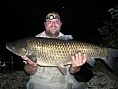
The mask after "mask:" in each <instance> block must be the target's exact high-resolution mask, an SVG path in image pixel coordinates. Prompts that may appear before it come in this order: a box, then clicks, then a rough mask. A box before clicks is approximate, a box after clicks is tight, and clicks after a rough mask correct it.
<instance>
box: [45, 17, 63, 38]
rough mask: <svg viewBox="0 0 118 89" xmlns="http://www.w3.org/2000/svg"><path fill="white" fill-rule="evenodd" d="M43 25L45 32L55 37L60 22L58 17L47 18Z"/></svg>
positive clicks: (57, 33) (58, 30) (59, 27)
mask: <svg viewBox="0 0 118 89" xmlns="http://www.w3.org/2000/svg"><path fill="white" fill-rule="evenodd" d="M44 25H45V32H46V34H47V35H48V36H55V37H57V36H58V35H59V32H60V29H61V25H62V23H61V21H60V20H59V19H52V20H50V19H47V20H46V22H45V23H44Z"/></svg>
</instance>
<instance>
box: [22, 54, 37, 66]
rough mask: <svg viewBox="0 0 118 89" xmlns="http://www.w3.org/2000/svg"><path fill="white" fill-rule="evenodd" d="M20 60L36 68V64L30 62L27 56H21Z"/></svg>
mask: <svg viewBox="0 0 118 89" xmlns="http://www.w3.org/2000/svg"><path fill="white" fill-rule="evenodd" d="M21 58H22V59H23V60H25V61H26V62H27V63H28V64H29V65H31V66H32V67H36V66H37V63H35V62H33V61H31V60H30V59H29V58H28V57H27V56H21Z"/></svg>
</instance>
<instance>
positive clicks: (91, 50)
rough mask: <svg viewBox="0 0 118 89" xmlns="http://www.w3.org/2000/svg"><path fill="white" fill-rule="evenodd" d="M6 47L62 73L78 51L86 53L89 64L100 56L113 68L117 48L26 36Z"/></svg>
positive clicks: (117, 51)
mask: <svg viewBox="0 0 118 89" xmlns="http://www.w3.org/2000/svg"><path fill="white" fill-rule="evenodd" d="M6 48H7V49H8V50H9V51H11V52H13V53H14V54H16V55H18V56H21V55H26V56H27V57H29V58H30V59H31V60H32V61H35V62H37V64H38V65H40V66H49V67H50V66H54V67H58V68H59V69H60V71H61V72H62V73H63V74H64V71H63V70H65V68H64V66H66V65H68V64H71V56H74V55H75V54H77V53H78V52H81V53H82V54H84V53H86V54H87V56H88V61H89V60H90V59H92V60H90V61H91V62H89V63H90V65H91V64H94V63H92V62H93V60H94V59H95V58H100V59H102V60H104V62H105V63H106V64H107V65H108V66H109V67H110V68H111V69H113V68H114V60H113V59H114V58H115V57H118V50H117V49H113V48H107V47H101V46H98V45H95V44H91V43H87V42H81V41H75V40H62V39H54V38H41V37H28V38H24V39H20V40H16V41H14V42H8V43H6Z"/></svg>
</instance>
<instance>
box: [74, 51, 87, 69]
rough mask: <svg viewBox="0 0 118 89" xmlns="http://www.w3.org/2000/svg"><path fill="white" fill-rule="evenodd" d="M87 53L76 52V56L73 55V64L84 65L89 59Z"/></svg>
mask: <svg viewBox="0 0 118 89" xmlns="http://www.w3.org/2000/svg"><path fill="white" fill-rule="evenodd" d="M87 59H88V58H87V55H86V54H83V55H82V54H81V53H80V52H79V53H78V54H75V56H72V66H73V67H76V66H82V65H83V64H84V63H85V62H86V61H87Z"/></svg>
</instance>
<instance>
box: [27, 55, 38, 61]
mask: <svg viewBox="0 0 118 89" xmlns="http://www.w3.org/2000/svg"><path fill="white" fill-rule="evenodd" d="M26 56H27V57H28V58H29V59H30V60H31V61H33V62H37V58H36V56H34V55H26Z"/></svg>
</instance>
